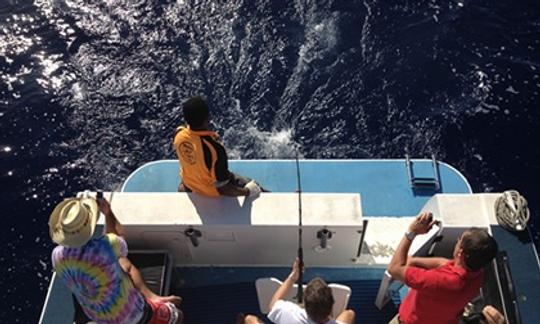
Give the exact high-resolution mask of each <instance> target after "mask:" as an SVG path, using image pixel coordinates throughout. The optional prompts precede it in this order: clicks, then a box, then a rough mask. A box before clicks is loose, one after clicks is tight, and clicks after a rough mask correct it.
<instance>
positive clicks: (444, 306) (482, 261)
mask: <svg viewBox="0 0 540 324" xmlns="http://www.w3.org/2000/svg"><path fill="white" fill-rule="evenodd" d="M433 224H435V220H433V216H432V214H431V213H428V212H425V213H421V214H420V215H418V216H417V217H416V219H415V220H414V221H413V222H412V223H411V224H410V225H409V228H408V231H407V232H406V233H405V235H404V236H403V238H402V239H401V242H400V243H399V245H398V248H397V250H396V252H395V254H394V256H393V257H392V260H391V261H390V265H389V266H388V272H389V273H390V274H391V275H392V277H393V278H394V279H397V280H400V281H402V282H404V283H405V284H406V285H407V286H409V288H410V290H409V293H408V294H407V296H406V297H405V299H404V300H403V302H402V304H401V306H400V308H399V317H398V319H397V320H398V322H397V323H406V324H412V323H414V324H422V323H429V324H432V323H439V324H457V323H458V321H459V318H460V317H461V314H462V313H463V308H464V307H465V305H467V303H468V302H470V301H471V300H472V299H473V298H474V297H476V296H477V295H478V293H479V289H480V287H481V286H482V284H483V281H484V267H486V266H487V265H488V264H489V263H490V262H491V260H492V259H493V258H494V257H495V255H496V254H497V243H496V242H495V240H494V239H493V237H491V236H490V235H489V234H488V232H487V231H486V230H484V229H479V228H471V229H468V230H466V231H465V232H463V234H462V235H461V237H460V238H459V239H458V241H457V243H456V246H455V247H454V258H453V259H451V260H450V259H446V258H438V257H431V258H420V257H408V256H407V252H408V251H409V248H410V246H411V243H412V241H413V239H414V237H415V236H416V235H419V234H425V233H427V232H428V231H429V230H430V229H431V227H432V226H433Z"/></svg>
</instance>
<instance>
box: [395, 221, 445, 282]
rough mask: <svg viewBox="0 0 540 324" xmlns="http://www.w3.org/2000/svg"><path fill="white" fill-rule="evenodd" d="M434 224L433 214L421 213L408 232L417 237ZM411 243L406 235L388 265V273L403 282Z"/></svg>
mask: <svg viewBox="0 0 540 324" xmlns="http://www.w3.org/2000/svg"><path fill="white" fill-rule="evenodd" d="M433 224H435V221H434V220H433V216H432V215H431V213H426V212H425V213H421V214H420V215H418V216H417V217H416V218H415V219H414V221H413V222H412V223H411V224H410V225H409V228H408V231H409V232H412V233H415V234H416V235H418V234H425V233H427V232H428V231H429V230H430V229H431V227H432V226H433ZM411 243H412V241H411V240H409V239H408V238H407V237H406V236H405V235H404V236H403V238H402V239H401V241H400V242H399V245H398V247H397V249H396V252H395V253H394V256H393V257H392V260H390V264H389V265H388V272H389V273H390V275H392V277H393V278H394V279H397V280H399V281H402V282H404V281H405V270H406V269H407V263H408V262H407V261H408V255H407V253H408V252H409V249H410V247H411Z"/></svg>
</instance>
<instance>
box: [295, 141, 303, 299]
mask: <svg viewBox="0 0 540 324" xmlns="http://www.w3.org/2000/svg"><path fill="white" fill-rule="evenodd" d="M296 180H297V181H298V260H299V264H298V267H299V269H298V270H299V271H300V272H299V275H298V280H297V281H296V285H297V286H298V290H297V294H296V301H297V302H298V303H301V302H302V300H303V299H304V286H303V278H302V277H303V273H302V272H303V269H304V250H303V249H302V184H301V181H300V163H299V162H298V151H296Z"/></svg>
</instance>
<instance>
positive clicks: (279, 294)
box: [268, 259, 300, 309]
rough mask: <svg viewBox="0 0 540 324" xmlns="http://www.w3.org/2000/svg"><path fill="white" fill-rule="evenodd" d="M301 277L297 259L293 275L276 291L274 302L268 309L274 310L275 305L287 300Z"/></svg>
mask: <svg viewBox="0 0 540 324" xmlns="http://www.w3.org/2000/svg"><path fill="white" fill-rule="evenodd" d="M299 276H300V260H298V259H296V260H295V261H294V264H293V267H292V271H291V274H290V275H289V276H288V277H287V279H285V281H284V282H283V283H282V284H281V286H280V287H279V288H278V290H276V292H275V293H274V296H272V300H271V301H270V304H269V305H268V307H269V308H270V309H272V308H273V307H274V304H275V303H276V302H277V301H278V300H280V299H285V296H287V294H288V293H289V291H290V290H291V288H292V286H293V285H294V283H295V282H296V281H298V278H299Z"/></svg>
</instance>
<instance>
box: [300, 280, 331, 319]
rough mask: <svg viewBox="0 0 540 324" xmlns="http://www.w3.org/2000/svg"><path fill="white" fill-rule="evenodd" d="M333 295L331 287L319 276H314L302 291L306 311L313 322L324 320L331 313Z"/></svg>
mask: <svg viewBox="0 0 540 324" xmlns="http://www.w3.org/2000/svg"><path fill="white" fill-rule="evenodd" d="M333 306H334V296H333V295H332V289H331V288H330V287H328V285H327V284H326V282H324V280H322V279H321V278H318V277H317V278H314V279H313V280H311V281H310V282H309V284H308V285H307V287H306V290H305V291H304V307H305V308H306V313H307V314H308V316H309V317H310V318H311V319H312V320H314V321H315V322H320V321H324V320H325V319H327V318H328V316H330V314H332V307H333Z"/></svg>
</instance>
